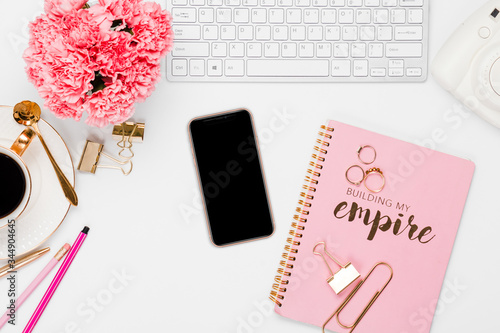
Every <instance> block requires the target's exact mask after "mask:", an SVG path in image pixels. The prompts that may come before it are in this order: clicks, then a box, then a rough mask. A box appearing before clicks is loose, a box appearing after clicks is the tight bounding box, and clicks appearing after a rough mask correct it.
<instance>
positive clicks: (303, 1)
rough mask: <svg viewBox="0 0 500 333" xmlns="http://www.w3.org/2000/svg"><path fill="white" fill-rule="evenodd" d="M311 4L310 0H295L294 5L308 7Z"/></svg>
mask: <svg viewBox="0 0 500 333" xmlns="http://www.w3.org/2000/svg"><path fill="white" fill-rule="evenodd" d="M310 5H311V0H295V6H297V7H309V6H310Z"/></svg>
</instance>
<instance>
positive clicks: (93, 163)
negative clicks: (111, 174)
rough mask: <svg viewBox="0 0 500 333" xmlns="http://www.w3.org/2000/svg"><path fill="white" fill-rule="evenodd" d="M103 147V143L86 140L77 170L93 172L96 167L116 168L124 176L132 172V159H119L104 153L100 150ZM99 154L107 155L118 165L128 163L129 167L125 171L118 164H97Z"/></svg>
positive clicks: (99, 157)
mask: <svg viewBox="0 0 500 333" xmlns="http://www.w3.org/2000/svg"><path fill="white" fill-rule="evenodd" d="M103 149H104V145H102V144H100V143H96V142H92V141H89V140H87V142H86V143H85V148H84V149H83V154H82V158H81V160H80V164H78V170H80V171H83V172H89V173H92V174H95V172H96V170H97V168H104V169H118V170H121V172H123V174H124V175H125V176H127V175H128V174H130V173H131V172H132V168H133V167H134V166H133V164H132V161H129V160H127V161H120V160H118V159H116V158H114V157H112V156H110V155H108V154H106V153H104V152H103V151H102V150H103ZM101 155H102V156H105V157H107V158H108V159H110V160H112V161H113V162H115V163H117V164H119V165H125V164H130V169H129V170H128V171H125V170H124V169H123V168H121V167H118V166H112V165H99V160H100V159H101Z"/></svg>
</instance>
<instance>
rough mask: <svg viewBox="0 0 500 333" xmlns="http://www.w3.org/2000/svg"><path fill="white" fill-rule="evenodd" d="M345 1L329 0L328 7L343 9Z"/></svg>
mask: <svg viewBox="0 0 500 333" xmlns="http://www.w3.org/2000/svg"><path fill="white" fill-rule="evenodd" d="M344 6H345V0H330V7H344Z"/></svg>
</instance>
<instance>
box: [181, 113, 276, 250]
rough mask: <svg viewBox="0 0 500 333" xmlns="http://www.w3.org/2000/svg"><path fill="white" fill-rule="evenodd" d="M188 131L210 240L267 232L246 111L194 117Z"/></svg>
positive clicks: (267, 211) (219, 243) (263, 189)
mask: <svg viewBox="0 0 500 333" xmlns="http://www.w3.org/2000/svg"><path fill="white" fill-rule="evenodd" d="M190 132H191V140H192V144H193V150H194V155H195V160H196V164H197V167H198V173H199V177H200V183H201V187H202V192H203V197H204V202H205V207H206V212H207V218H208V224H209V228H210V232H211V237H212V241H213V243H214V244H215V245H217V246H223V245H229V244H231V243H238V242H242V241H245V240H250V239H256V238H262V237H266V236H269V235H271V234H272V233H273V231H274V225H273V220H272V215H271V209H270V205H269V201H268V196H267V190H266V184H265V181H264V175H263V172H262V166H261V162H260V158H259V152H258V149H257V144H256V140H255V133H254V130H253V124H252V118H251V115H250V113H249V112H248V111H246V110H238V111H231V112H227V113H222V114H217V115H212V116H207V117H204V118H197V119H195V120H193V121H191V123H190Z"/></svg>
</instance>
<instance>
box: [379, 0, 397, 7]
mask: <svg viewBox="0 0 500 333" xmlns="http://www.w3.org/2000/svg"><path fill="white" fill-rule="evenodd" d="M397 5H398V0H382V6H384V7H396V6H397Z"/></svg>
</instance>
